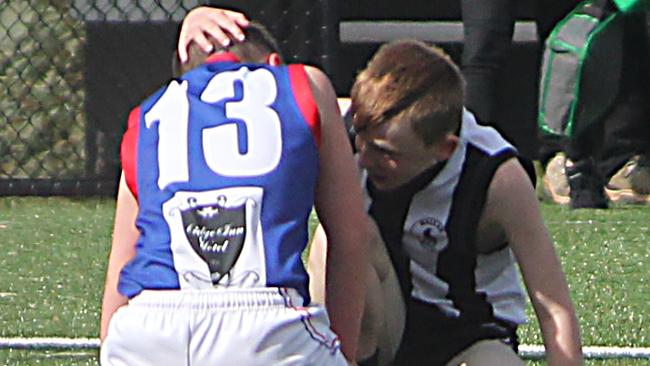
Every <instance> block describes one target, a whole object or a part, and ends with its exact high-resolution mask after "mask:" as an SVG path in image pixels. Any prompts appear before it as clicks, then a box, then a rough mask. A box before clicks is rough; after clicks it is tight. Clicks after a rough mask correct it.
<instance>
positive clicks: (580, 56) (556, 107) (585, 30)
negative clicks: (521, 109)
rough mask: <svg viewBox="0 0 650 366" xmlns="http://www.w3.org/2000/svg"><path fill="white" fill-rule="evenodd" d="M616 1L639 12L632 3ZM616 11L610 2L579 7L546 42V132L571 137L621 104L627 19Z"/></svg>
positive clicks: (542, 109) (542, 112)
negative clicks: (616, 100)
mask: <svg viewBox="0 0 650 366" xmlns="http://www.w3.org/2000/svg"><path fill="white" fill-rule="evenodd" d="M617 1H618V2H620V3H625V4H622V5H620V6H626V9H632V8H634V9H636V8H638V4H631V3H632V2H633V1H632V0H617ZM641 1H643V2H645V1H646V0H641ZM636 2H637V3H638V2H639V1H638V0H637V1H636ZM612 5H613V3H610V2H609V0H587V1H584V2H582V3H580V4H579V5H578V6H577V7H576V8H575V9H574V10H573V11H571V13H569V15H567V16H566V17H565V18H564V19H563V20H562V21H560V22H559V23H558V24H557V26H556V27H555V28H554V29H553V31H552V32H551V34H550V36H549V37H548V39H547V40H546V45H545V49H544V56H543V59H542V70H541V78H540V86H539V113H538V117H537V124H538V126H539V128H540V129H541V131H542V132H544V133H547V134H552V135H559V136H569V137H570V136H572V135H573V134H574V133H575V131H576V130H578V129H582V128H583V127H585V126H587V125H590V124H591V123H593V122H595V121H597V120H598V119H599V118H600V117H601V116H603V115H604V113H606V112H607V110H608V109H609V108H610V106H611V105H612V103H613V102H614V100H615V99H616V96H617V94H618V86H619V83H620V77H621V65H622V51H623V15H624V13H623V12H622V11H619V9H617V7H618V6H619V5H617V7H614V6H612Z"/></svg>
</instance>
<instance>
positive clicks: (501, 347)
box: [447, 339, 524, 366]
mask: <svg viewBox="0 0 650 366" xmlns="http://www.w3.org/2000/svg"><path fill="white" fill-rule="evenodd" d="M459 365H465V366H491V365H500V366H523V365H524V362H523V361H522V359H521V358H519V356H517V354H516V353H515V352H514V351H513V349H512V347H511V346H510V345H508V344H505V343H503V342H501V341H500V340H498V339H486V340H482V341H478V342H476V343H474V344H473V345H471V346H470V347H469V348H467V349H465V350H464V351H462V352H460V353H459V354H457V355H456V356H454V358H452V359H451V361H449V362H448V363H447V366H459Z"/></svg>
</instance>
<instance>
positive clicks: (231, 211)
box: [181, 196, 246, 285]
mask: <svg viewBox="0 0 650 366" xmlns="http://www.w3.org/2000/svg"><path fill="white" fill-rule="evenodd" d="M188 203H189V205H188V207H187V208H185V209H182V210H181V217H182V221H183V230H184V232H185V236H186V238H187V241H188V242H189V243H190V245H191V246H192V249H194V251H195V252H196V254H198V255H199V256H200V257H201V258H202V259H203V260H204V261H205V262H206V263H207V264H208V268H209V269H210V278H211V280H212V283H213V284H215V285H216V284H218V283H219V281H221V279H222V278H223V277H224V276H225V275H227V274H228V273H229V272H230V270H231V269H232V267H233V266H234V265H235V262H237V259H238V258H239V255H240V254H241V251H242V248H243V244H244V239H245V238H246V205H245V204H240V205H237V206H226V197H225V196H220V197H219V198H218V199H217V203H216V204H212V205H198V204H196V199H193V198H189V199H188Z"/></svg>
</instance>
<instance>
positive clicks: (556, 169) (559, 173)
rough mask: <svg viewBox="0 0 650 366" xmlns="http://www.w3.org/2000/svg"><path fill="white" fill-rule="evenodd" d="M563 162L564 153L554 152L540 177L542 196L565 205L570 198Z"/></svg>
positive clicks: (564, 160)
mask: <svg viewBox="0 0 650 366" xmlns="http://www.w3.org/2000/svg"><path fill="white" fill-rule="evenodd" d="M565 163H566V157H565V156H564V154H563V153H558V154H556V155H555V156H554V157H553V159H551V160H550V161H549V162H548V164H547V165H546V170H545V171H544V178H543V179H542V183H543V187H544V196H545V197H546V198H547V199H549V200H550V201H553V202H555V203H557V204H559V205H566V204H568V203H569V201H570V200H571V198H570V197H569V192H570V189H569V181H568V180H567V177H566V171H565V169H564V165H565Z"/></svg>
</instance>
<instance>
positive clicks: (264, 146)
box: [144, 67, 282, 189]
mask: <svg viewBox="0 0 650 366" xmlns="http://www.w3.org/2000/svg"><path fill="white" fill-rule="evenodd" d="M237 81H239V82H241V83H242V85H243V96H242V98H241V100H232V101H227V102H226V103H225V115H226V118H228V119H233V120H239V121H243V123H245V125H246V131H247V134H246V138H247V141H248V151H247V152H246V153H241V152H240V146H239V138H238V132H237V130H238V129H237V125H236V124H235V122H232V123H224V124H221V125H218V126H214V127H206V128H204V129H203V131H202V133H201V144H202V148H203V149H202V150H203V156H204V158H205V161H206V162H207V164H208V167H210V169H211V170H213V171H214V172H215V173H217V174H220V175H224V176H241V177H251V176H258V175H263V174H266V173H268V172H270V171H272V170H273V169H275V167H276V166H277V165H278V163H279V162H280V157H281V155H282V131H281V124H280V117H279V116H278V114H277V112H276V111H275V110H274V109H273V108H271V105H272V104H273V102H275V99H276V97H277V94H278V89H277V83H276V80H275V78H274V77H273V74H272V73H271V72H270V71H269V70H267V69H257V70H254V71H250V70H249V69H248V68H247V67H242V68H240V69H238V70H236V71H226V72H221V73H218V74H216V75H215V76H214V77H213V78H212V79H211V80H210V81H209V82H208V84H207V86H206V87H205V89H204V90H203V92H202V93H201V97H200V98H201V101H203V102H205V103H216V102H219V101H221V100H224V99H227V98H234V97H235V82H237ZM187 88H188V82H187V80H183V81H182V82H181V83H179V82H178V81H176V80H174V81H172V82H171V83H170V84H169V86H168V87H167V89H166V90H165V92H164V93H163V95H162V96H161V97H160V98H159V99H158V101H157V102H156V103H155V104H154V105H153V107H151V109H150V110H149V111H148V112H147V113H146V114H145V115H144V119H145V126H146V127H147V128H152V127H153V126H154V125H157V127H158V169H159V177H158V187H159V188H160V189H164V188H165V187H166V186H167V185H169V184H171V183H177V182H187V181H188V180H189V157H188V155H189V152H188V151H189V150H188V143H189V139H188V137H189V135H188V128H189V115H190V103H189V100H188V97H187ZM156 122H158V123H157V124H156Z"/></svg>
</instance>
